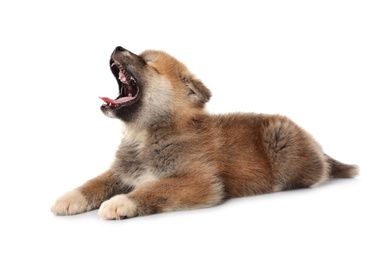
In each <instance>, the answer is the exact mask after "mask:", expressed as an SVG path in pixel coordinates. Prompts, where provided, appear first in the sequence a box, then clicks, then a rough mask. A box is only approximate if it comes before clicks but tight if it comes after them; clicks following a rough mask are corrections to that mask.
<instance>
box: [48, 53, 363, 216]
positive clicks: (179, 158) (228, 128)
mask: <svg viewBox="0 0 390 260" xmlns="http://www.w3.org/2000/svg"><path fill="white" fill-rule="evenodd" d="M110 68H111V71H112V73H113V74H114V76H115V78H116V80H117V82H118V85H119V96H118V97H117V98H116V99H110V98H107V97H101V99H102V100H103V101H104V102H105V104H104V105H102V106H101V110H102V112H103V113H104V114H105V115H107V116H109V117H112V118H118V119H120V120H121V121H122V122H123V124H124V133H123V138H122V142H121V144H120V145H119V148H118V150H117V152H116V156H115V159H114V162H113V164H112V166H111V167H110V169H109V170H107V171H106V172H104V173H103V174H101V175H99V176H97V177H96V178H94V179H91V180H89V181H88V182H86V183H85V184H83V185H81V186H80V187H78V188H77V189H75V190H72V191H70V192H68V193H65V194H64V195H63V196H62V197H60V198H59V199H58V200H57V201H56V202H55V203H54V204H53V206H52V208H51V210H52V212H53V213H54V214H56V215H73V214H78V213H83V212H86V211H90V210H93V209H97V208H99V211H98V214H99V215H100V216H101V217H102V218H103V219H123V218H130V217H135V216H142V215H149V214H154V213H160V212H168V211H176V210H187V209H196V208H204V207H210V206H214V205H217V204H220V203H221V202H223V201H224V200H227V199H229V198H236V197H243V196H251V195H256V194H262V193H269V192H277V191H283V190H289V189H297V188H304V187H311V186H315V185H317V184H319V183H321V182H324V181H326V180H328V179H332V178H350V177H354V176H355V175H356V174H357V173H358V168H357V167H356V166H353V165H347V164H343V163H341V162H338V161H336V160H334V159H332V158H331V157H330V156H328V155H326V154H325V153H324V152H323V151H322V149H321V147H320V145H319V144H318V143H317V142H316V141H315V140H314V139H313V138H312V137H311V136H310V135H309V134H308V133H307V132H305V131H304V130H303V129H302V128H300V127H299V126H297V125H296V124H295V123H293V122H292V121H291V120H289V119H288V118H286V117H284V116H279V115H264V114H239V113H237V114H228V115H210V114H208V113H207V112H206V111H205V110H204V105H205V103H206V102H207V101H208V100H209V99H210V97H211V93H210V91H209V89H208V88H206V87H205V85H203V83H202V82H201V81H200V80H199V79H197V78H196V77H195V76H194V75H193V74H192V73H191V72H190V71H189V70H188V69H187V68H186V66H184V65H183V64H182V63H180V62H179V61H177V60H176V59H175V58H173V57H171V56H169V55H168V54H166V53H164V52H160V51H145V52H144V53H142V54H141V55H139V56H138V55H135V54H133V53H131V52H130V51H128V50H126V49H124V48H122V47H116V48H115V50H114V52H113V53H112V55H111V59H110Z"/></svg>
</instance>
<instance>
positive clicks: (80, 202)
mask: <svg viewBox="0 0 390 260" xmlns="http://www.w3.org/2000/svg"><path fill="white" fill-rule="evenodd" d="M89 210H91V207H90V206H89V205H88V201H87V199H86V198H85V196H84V195H83V194H82V193H81V192H80V191H78V190H72V191H69V192H67V193H65V194H64V195H62V196H61V197H59V198H58V199H57V200H56V202H54V204H53V206H52V207H51V211H52V212H53V213H54V214H55V215H60V216H63V215H74V214H78V213H83V212H86V211H89Z"/></svg>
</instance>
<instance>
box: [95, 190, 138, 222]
mask: <svg viewBox="0 0 390 260" xmlns="http://www.w3.org/2000/svg"><path fill="white" fill-rule="evenodd" d="M137 215H138V213H137V205H136V204H135V203H134V201H132V200H131V199H129V198H128V197H127V196H126V195H124V194H122V195H116V196H114V197H112V198H111V199H109V200H107V201H105V202H104V203H103V204H102V205H101V206H100V208H99V216H101V217H102V218H104V219H108V220H114V219H124V218H131V217H135V216H137Z"/></svg>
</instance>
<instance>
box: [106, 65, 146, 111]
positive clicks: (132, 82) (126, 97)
mask: <svg viewBox="0 0 390 260" xmlns="http://www.w3.org/2000/svg"><path fill="white" fill-rule="evenodd" d="M110 65H111V71H112V73H113V74H114V76H115V78H116V79H117V81H118V85H119V96H118V97H117V98H116V99H111V98H108V97H99V98H100V99H101V100H103V101H104V102H105V104H103V106H105V107H108V108H111V109H118V108H121V107H123V106H129V105H131V104H133V103H134V102H135V101H137V98H138V96H139V91H140V88H139V86H138V83H137V80H136V79H135V78H134V76H133V75H131V74H130V73H128V72H127V71H126V70H125V69H124V68H123V67H122V65H121V64H120V63H119V62H117V61H116V60H114V59H111V61H110Z"/></svg>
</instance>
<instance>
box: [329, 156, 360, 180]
mask: <svg viewBox="0 0 390 260" xmlns="http://www.w3.org/2000/svg"><path fill="white" fill-rule="evenodd" d="M325 156H326V158H327V159H328V163H329V167H330V171H329V175H330V176H329V177H330V178H353V177H355V176H356V175H358V174H359V167H358V166H357V165H351V164H344V163H341V162H339V161H337V160H335V159H333V158H332V157H330V156H328V155H326V154H325Z"/></svg>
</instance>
